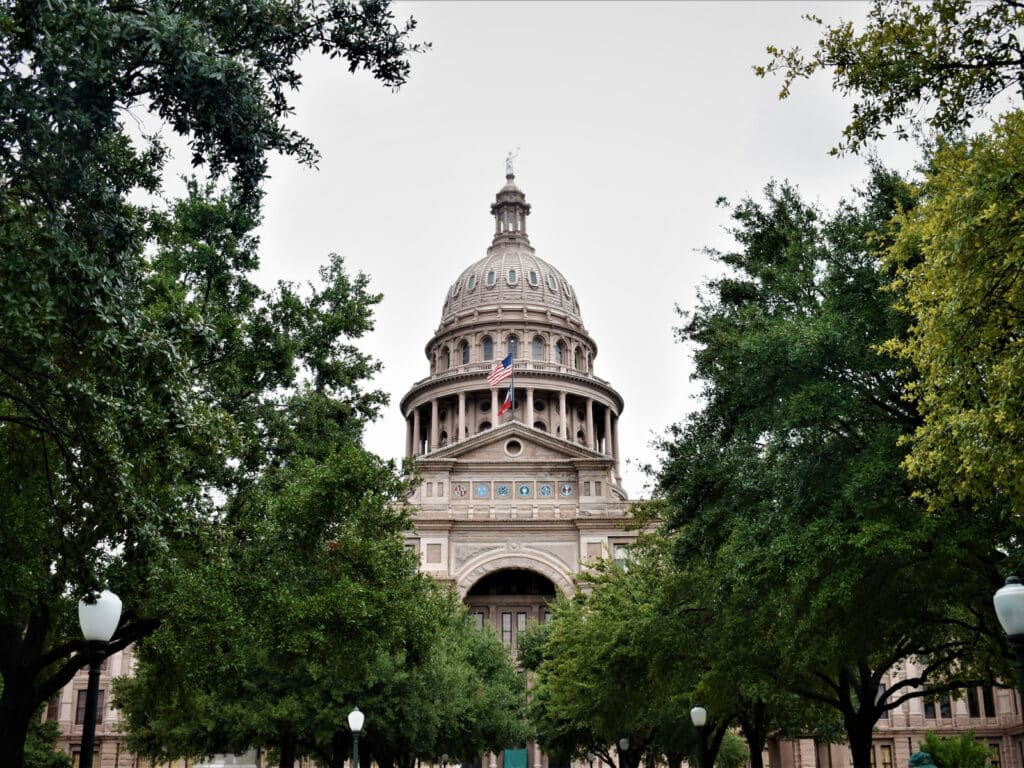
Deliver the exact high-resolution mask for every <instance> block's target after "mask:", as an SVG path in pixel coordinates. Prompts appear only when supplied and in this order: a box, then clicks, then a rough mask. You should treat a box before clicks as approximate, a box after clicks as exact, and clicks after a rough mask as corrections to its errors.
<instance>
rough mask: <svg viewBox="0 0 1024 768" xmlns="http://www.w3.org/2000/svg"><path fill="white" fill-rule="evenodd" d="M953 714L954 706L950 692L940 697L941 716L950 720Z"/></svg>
mask: <svg viewBox="0 0 1024 768" xmlns="http://www.w3.org/2000/svg"><path fill="white" fill-rule="evenodd" d="M952 716H953V707H952V704H951V703H950V701H949V694H943V695H942V696H940V697H939V717H941V718H943V719H945V720H948V719H949V718H951V717H952Z"/></svg>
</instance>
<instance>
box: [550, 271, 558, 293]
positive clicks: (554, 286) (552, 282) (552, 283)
mask: <svg viewBox="0 0 1024 768" xmlns="http://www.w3.org/2000/svg"><path fill="white" fill-rule="evenodd" d="M548 288H550V289H551V290H552V291H557V290H558V284H557V283H555V276H554V275H548Z"/></svg>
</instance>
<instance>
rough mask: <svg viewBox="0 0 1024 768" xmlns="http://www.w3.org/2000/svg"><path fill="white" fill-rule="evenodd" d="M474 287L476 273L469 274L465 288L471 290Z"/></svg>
mask: <svg viewBox="0 0 1024 768" xmlns="http://www.w3.org/2000/svg"><path fill="white" fill-rule="evenodd" d="M474 288H476V275H470V276H469V282H468V283H467V284H466V290H467V291H472V290H473V289H474Z"/></svg>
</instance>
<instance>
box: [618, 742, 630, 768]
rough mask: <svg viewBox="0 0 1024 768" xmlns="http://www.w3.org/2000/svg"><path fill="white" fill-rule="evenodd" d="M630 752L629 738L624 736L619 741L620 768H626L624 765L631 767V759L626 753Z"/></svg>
mask: <svg viewBox="0 0 1024 768" xmlns="http://www.w3.org/2000/svg"><path fill="white" fill-rule="evenodd" d="M627 752H629V738H628V737H627V736H623V737H622V738H621V739H619V768H624V766H623V763H625V765H626V766H628V765H629V758H628V756H627V755H626V753H627Z"/></svg>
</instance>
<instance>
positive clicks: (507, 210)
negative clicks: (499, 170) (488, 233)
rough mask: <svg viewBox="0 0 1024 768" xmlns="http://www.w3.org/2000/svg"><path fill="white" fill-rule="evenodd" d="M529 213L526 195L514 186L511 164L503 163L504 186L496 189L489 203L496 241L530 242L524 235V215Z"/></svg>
mask: <svg viewBox="0 0 1024 768" xmlns="http://www.w3.org/2000/svg"><path fill="white" fill-rule="evenodd" d="M529 214H530V204H529V203H528V202H526V195H524V194H523V191H522V190H521V189H519V187H517V186H516V177H515V174H514V173H512V164H511V162H509V161H506V163H505V186H504V187H502V188H501V189H500V190H498V194H497V195H495V198H494V202H493V203H492V204H491V215H492V216H494V240H493V243H492V244H493V245H497V244H498V243H503V242H505V243H524V244H526V245H529V244H530V238H529V237H527V236H526V217H527V216H528V215H529Z"/></svg>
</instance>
